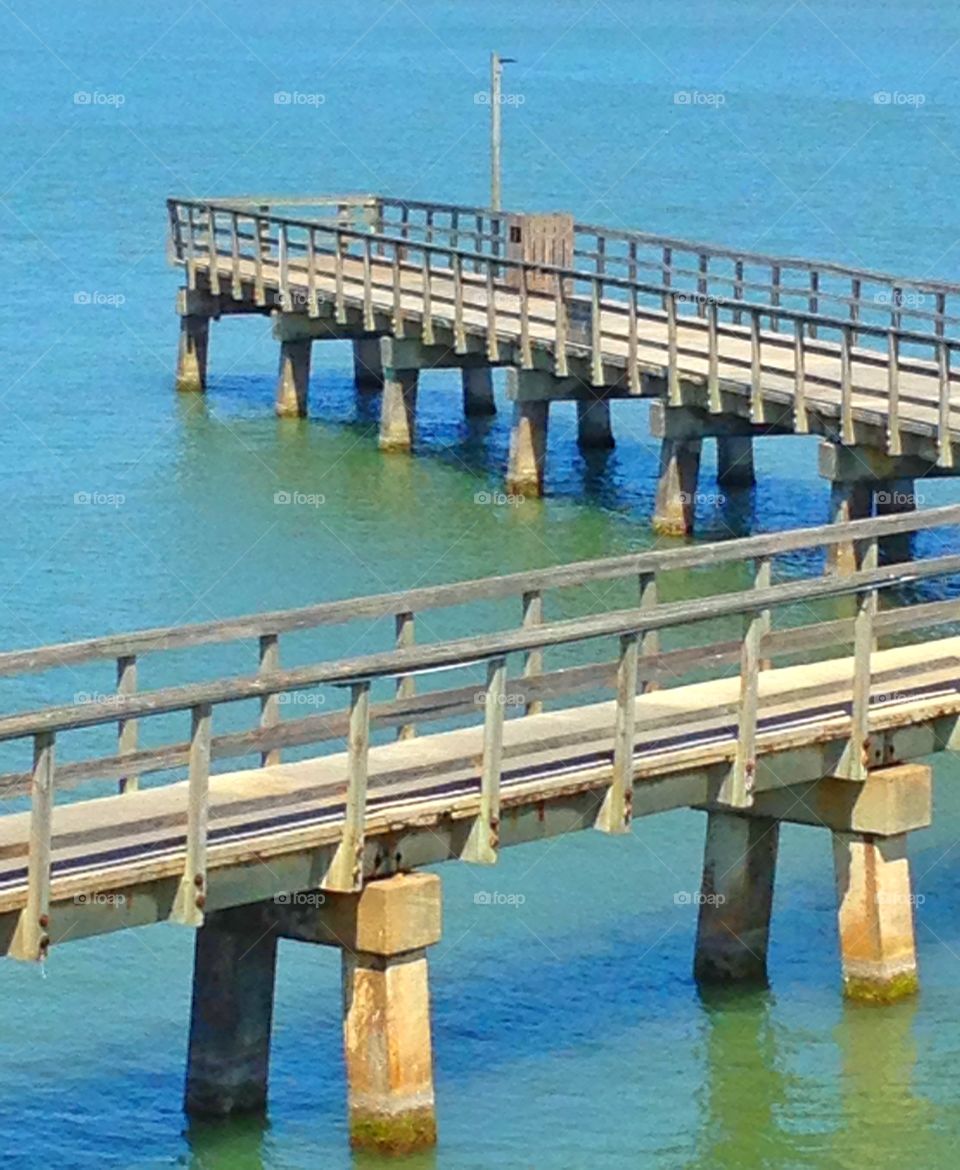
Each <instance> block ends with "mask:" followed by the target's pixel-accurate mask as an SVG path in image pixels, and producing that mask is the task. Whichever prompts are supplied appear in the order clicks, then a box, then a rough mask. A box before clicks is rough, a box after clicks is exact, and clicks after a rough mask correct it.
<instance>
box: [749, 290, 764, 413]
mask: <svg viewBox="0 0 960 1170" xmlns="http://www.w3.org/2000/svg"><path fill="white" fill-rule="evenodd" d="M765 418H766V416H765V412H764V403H763V354H762V352H761V349H760V310H759V309H751V310H750V421H751V422H754V423H762V422H764V421H765Z"/></svg>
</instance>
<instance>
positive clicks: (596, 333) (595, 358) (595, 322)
mask: <svg viewBox="0 0 960 1170" xmlns="http://www.w3.org/2000/svg"><path fill="white" fill-rule="evenodd" d="M602 305H603V281H602V279H601V278H600V277H595V278H594V279H593V280H591V281H590V379H591V381H592V382H593V384H594V386H602V385H603V328H602V325H603V322H602V318H601V316H600V314H601V311H602V310H601V307H602Z"/></svg>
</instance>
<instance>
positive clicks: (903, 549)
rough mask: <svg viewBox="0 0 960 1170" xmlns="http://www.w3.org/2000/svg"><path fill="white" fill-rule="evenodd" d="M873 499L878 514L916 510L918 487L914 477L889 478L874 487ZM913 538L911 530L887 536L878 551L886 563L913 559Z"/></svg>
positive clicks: (895, 513) (891, 514) (893, 513)
mask: <svg viewBox="0 0 960 1170" xmlns="http://www.w3.org/2000/svg"><path fill="white" fill-rule="evenodd" d="M873 500H874V504H875V506H876V514H877V515H878V516H894V515H897V514H899V513H902V512H913V511H916V507H917V489H916V485H915V483H914V481H913V480H912V479H888V480H885V481H883V482H881V483H879V484H877V486H876V487H875V488H874V490H873ZM910 545H911V538H910V533H909V532H903V533H899V534H898V535H896V536H885V537H884V538H883V539H882V540H881V541H880V543H879V546H878V550H877V551H878V553H879V555H880V560H881V562H882V563H884V564H894V563H899V562H901V561H909V560H910V559H911V555H912V554H911V547H910Z"/></svg>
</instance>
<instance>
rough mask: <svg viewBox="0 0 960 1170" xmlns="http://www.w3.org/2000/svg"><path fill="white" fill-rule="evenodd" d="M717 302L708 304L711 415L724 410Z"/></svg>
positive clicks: (708, 391) (708, 388)
mask: <svg viewBox="0 0 960 1170" xmlns="http://www.w3.org/2000/svg"><path fill="white" fill-rule="evenodd" d="M717 317H718V310H717V302H716V301H709V302H708V304H707V404H708V408H709V410H710V412H711V414H719V413H720V412H721V411H722V409H723V403H722V402H721V400H720V353H719V345H718V336H717V324H718V321H717Z"/></svg>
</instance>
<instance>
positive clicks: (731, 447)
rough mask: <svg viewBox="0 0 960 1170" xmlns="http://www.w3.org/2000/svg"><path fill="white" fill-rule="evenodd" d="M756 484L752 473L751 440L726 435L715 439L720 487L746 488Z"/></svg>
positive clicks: (748, 436) (749, 438)
mask: <svg viewBox="0 0 960 1170" xmlns="http://www.w3.org/2000/svg"><path fill="white" fill-rule="evenodd" d="M756 482H757V479H756V476H755V475H754V471H753V438H752V437H751V436H750V435H728V436H721V437H720V438H718V439H717V483H718V484H720V485H721V487H732V488H747V487H753V486H754V485H755V484H756Z"/></svg>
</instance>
